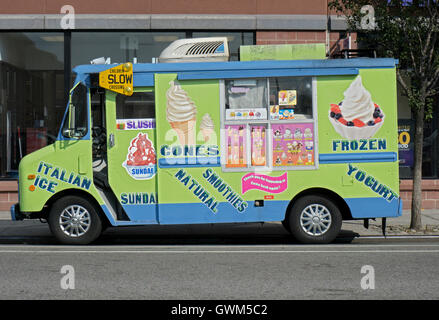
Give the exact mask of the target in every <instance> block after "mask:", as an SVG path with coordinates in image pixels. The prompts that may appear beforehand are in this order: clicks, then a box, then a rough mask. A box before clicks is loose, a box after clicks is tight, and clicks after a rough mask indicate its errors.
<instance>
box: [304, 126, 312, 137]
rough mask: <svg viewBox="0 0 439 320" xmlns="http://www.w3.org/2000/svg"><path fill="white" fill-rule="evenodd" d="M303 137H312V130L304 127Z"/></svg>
mask: <svg viewBox="0 0 439 320" xmlns="http://www.w3.org/2000/svg"><path fill="white" fill-rule="evenodd" d="M303 137H304V138H305V139H311V138H312V131H311V129H310V128H306V129H305V133H304V134H303Z"/></svg>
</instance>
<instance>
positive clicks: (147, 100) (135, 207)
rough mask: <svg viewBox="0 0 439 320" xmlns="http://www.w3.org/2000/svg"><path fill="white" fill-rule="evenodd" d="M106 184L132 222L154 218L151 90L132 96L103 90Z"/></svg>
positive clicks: (153, 108) (154, 158) (154, 182)
mask: <svg viewBox="0 0 439 320" xmlns="http://www.w3.org/2000/svg"><path fill="white" fill-rule="evenodd" d="M106 115H107V118H106V122H107V161H108V183H109V185H110V187H111V189H112V191H113V193H114V195H115V197H116V198H117V199H118V201H119V204H120V205H121V206H122V208H123V209H124V213H125V214H126V218H125V220H129V221H130V222H133V223H145V224H154V223H157V222H158V219H157V181H156V172H157V166H156V146H155V142H156V137H155V134H156V133H155V102H154V91H153V89H152V88H151V89H148V88H143V89H138V88H136V89H135V90H134V93H133V94H132V95H131V96H127V95H123V94H119V93H115V92H111V91H107V92H106Z"/></svg>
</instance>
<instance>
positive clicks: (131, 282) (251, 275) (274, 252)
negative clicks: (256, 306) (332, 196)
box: [0, 222, 439, 300]
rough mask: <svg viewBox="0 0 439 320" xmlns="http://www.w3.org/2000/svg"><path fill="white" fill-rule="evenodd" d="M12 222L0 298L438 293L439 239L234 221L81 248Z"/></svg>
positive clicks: (1, 237)
mask: <svg viewBox="0 0 439 320" xmlns="http://www.w3.org/2000/svg"><path fill="white" fill-rule="evenodd" d="M5 223H6V222H5ZM5 223H4V224H0V299H32V300H33V299H148V300H149V299H177V300H181V299H191V300H198V299H209V300H210V299H227V300H235V299H244V300H247V299H258V300H259V299H262V300H266V299H283V300H286V299H307V300H309V299H331V300H337V299H349V300H352V299H355V300H357V299H361V300H369V299H378V300H381V299H410V300H417V299H423V300H424V299H438V298H439V275H438V269H437V266H438V265H439V240H438V239H437V238H431V237H428V238H421V239H419V238H417V239H393V238H388V239H375V238H374V239H371V238H359V239H356V238H351V239H350V240H347V239H348V238H349V237H345V238H341V239H340V240H339V241H337V243H335V244H331V245H299V244H296V243H294V242H292V241H291V240H290V238H289V237H287V235H286V234H282V233H280V234H276V233H273V232H271V233H270V232H268V231H264V232H256V233H255V232H254V231H255V230H253V233H251V234H246V232H242V230H241V232H236V230H237V229H236V228H235V229H234V230H235V232H229V233H227V232H225V233H224V232H223V233H221V232H219V231H220V230H217V232H216V233H215V232H214V233H212V232H211V230H210V231H209V229H206V230H204V231H203V230H201V231H198V233H195V234H194V233H193V232H192V231H193V230H189V229H187V228H186V229H183V231H182V230H181V228H180V229H178V228H177V229H169V230H168V232H167V233H165V234H164V235H163V234H162V233H158V231H155V229H149V231H150V233H149V235H148V236H143V237H140V236H139V235H140V233H139V232H140V231H144V230H139V229H126V230H122V231H117V232H116V231H112V230H109V231H107V233H106V235H104V237H102V238H101V240H100V241H99V242H98V243H96V244H95V245H93V246H81V247H80V246H60V245H56V243H55V242H54V240H53V238H52V237H51V236H50V234H48V231H47V226H44V225H41V226H40V225H38V226H37V225H35V224H34V223H26V224H23V225H21V229H20V230H21V232H23V231H25V232H24V233H23V234H24V235H20V234H19V232H18V231H15V232H12V229H13V228H10V227H9V228H6V227H5ZM2 228H3V229H2ZM22 228H27V229H26V230H23V229H22ZM231 229H232V230H233V228H231ZM5 230H7V232H6V231H5ZM177 231H178V232H177ZM244 231H246V230H245V229H244ZM29 234H30V236H28V235H29ZM347 235H349V234H347Z"/></svg>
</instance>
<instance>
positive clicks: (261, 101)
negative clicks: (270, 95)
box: [225, 78, 268, 109]
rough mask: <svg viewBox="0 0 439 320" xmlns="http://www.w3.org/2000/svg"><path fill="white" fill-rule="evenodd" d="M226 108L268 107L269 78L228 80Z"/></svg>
mask: <svg viewBox="0 0 439 320" xmlns="http://www.w3.org/2000/svg"><path fill="white" fill-rule="evenodd" d="M225 86H226V108H227V109H254V108H267V106H268V103H267V79H266V78H264V79H236V80H226V82H225Z"/></svg>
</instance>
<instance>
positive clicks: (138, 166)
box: [122, 133, 157, 180]
mask: <svg viewBox="0 0 439 320" xmlns="http://www.w3.org/2000/svg"><path fill="white" fill-rule="evenodd" d="M122 166H123V167H125V169H126V170H127V172H128V174H129V175H130V176H131V177H133V178H134V179H136V180H149V179H151V178H152V177H154V176H155V174H156V172H157V165H156V154H155V150H154V147H153V145H152V142H151V140H149V139H148V134H147V133H139V134H138V135H137V136H136V137H135V138H134V139H132V140H131V143H130V146H129V148H128V154H127V159H126V160H125V162H124V163H123V164H122Z"/></svg>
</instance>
